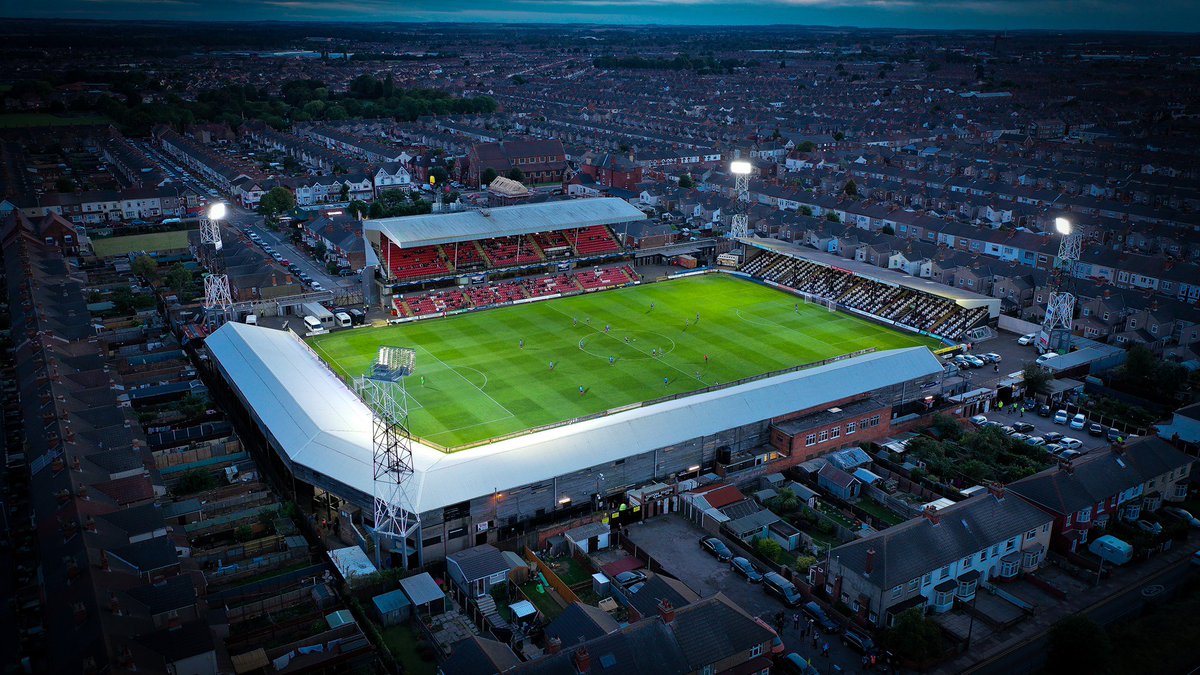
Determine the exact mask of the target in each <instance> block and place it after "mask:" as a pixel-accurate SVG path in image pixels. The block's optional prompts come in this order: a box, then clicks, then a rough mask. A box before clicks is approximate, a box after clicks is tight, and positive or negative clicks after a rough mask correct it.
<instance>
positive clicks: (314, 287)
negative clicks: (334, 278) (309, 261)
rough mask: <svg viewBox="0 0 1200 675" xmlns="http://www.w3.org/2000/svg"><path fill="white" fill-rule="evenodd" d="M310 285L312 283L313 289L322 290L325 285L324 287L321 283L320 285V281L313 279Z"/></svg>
mask: <svg viewBox="0 0 1200 675" xmlns="http://www.w3.org/2000/svg"><path fill="white" fill-rule="evenodd" d="M311 285H312V289H313V290H314V291H323V290H325V287H324V286H322V285H321V282H319V281H314V282H312V284H311Z"/></svg>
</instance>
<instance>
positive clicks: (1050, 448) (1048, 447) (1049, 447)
mask: <svg viewBox="0 0 1200 675" xmlns="http://www.w3.org/2000/svg"><path fill="white" fill-rule="evenodd" d="M1042 449H1043V450H1045V451H1046V452H1048V453H1050V454H1051V455H1057V454H1058V453H1060V452H1062V451H1063V450H1066V448H1064V447H1063V446H1061V445H1059V444H1058V443H1047V444H1045V445H1043V446H1042Z"/></svg>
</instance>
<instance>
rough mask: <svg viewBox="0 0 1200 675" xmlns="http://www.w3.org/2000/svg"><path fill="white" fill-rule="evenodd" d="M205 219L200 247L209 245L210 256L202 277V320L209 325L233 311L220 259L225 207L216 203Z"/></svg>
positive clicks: (226, 276)
mask: <svg viewBox="0 0 1200 675" xmlns="http://www.w3.org/2000/svg"><path fill="white" fill-rule="evenodd" d="M206 216H207V217H205V218H201V219H200V245H201V246H204V245H205V244H211V245H212V247H213V252H212V255H210V256H208V260H209V263H208V272H209V274H208V276H206V277H204V318H205V321H207V322H210V323H220V322H221V321H225V320H228V319H230V318H232V317H231V313H232V311H233V294H232V293H230V291H229V277H228V275H226V274H225V269H224V268H225V263H224V260H223V258H222V257H221V249H222V248H223V247H224V244H223V243H222V241H221V219H222V218H224V217H225V205H224V204H222V203H220V202H217V203H216V204H213V205H212V206H210V207H209V208H208V213H207V214H206Z"/></svg>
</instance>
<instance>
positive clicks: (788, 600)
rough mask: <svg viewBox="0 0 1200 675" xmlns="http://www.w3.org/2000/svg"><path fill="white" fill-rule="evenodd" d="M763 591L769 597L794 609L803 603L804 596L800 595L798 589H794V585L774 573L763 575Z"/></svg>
mask: <svg viewBox="0 0 1200 675" xmlns="http://www.w3.org/2000/svg"><path fill="white" fill-rule="evenodd" d="M763 589H764V590H765V591H766V592H767V593H768V594H769V595H774V596H775V597H777V598H779V599H780V600H781V601H782V602H783V604H785V605H787V606H788V607H795V606H796V605H799V604H800V603H802V602H804V596H803V595H801V594H800V589H798V588H796V584H793V583H792V582H790V581H788V580H787V579H784V578H783V577H782V576H780V575H779V574H777V573H775V572H767V573H766V574H764V575H763Z"/></svg>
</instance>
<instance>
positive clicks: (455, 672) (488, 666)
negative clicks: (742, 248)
mask: <svg viewBox="0 0 1200 675" xmlns="http://www.w3.org/2000/svg"><path fill="white" fill-rule="evenodd" d="M450 650H451V651H450V657H449V658H447V659H446V660H445V661H443V662H442V665H441V668H440V670H441V672H442V673H445V675H475V673H500V672H504V671H507V670H509V669H510V668H512V667H514V666H516V665H517V664H519V663H520V662H521V660H520V659H519V658H517V655H516V654H514V653H513V650H511V649H509V647H508V645H506V644H504V643H503V642H497V641H495V640H489V639H487V638H481V637H479V636H474V635H473V636H471V637H469V638H466V639H464V640H459V641H458V642H455V643H454V644H453V645H451V647H450Z"/></svg>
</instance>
